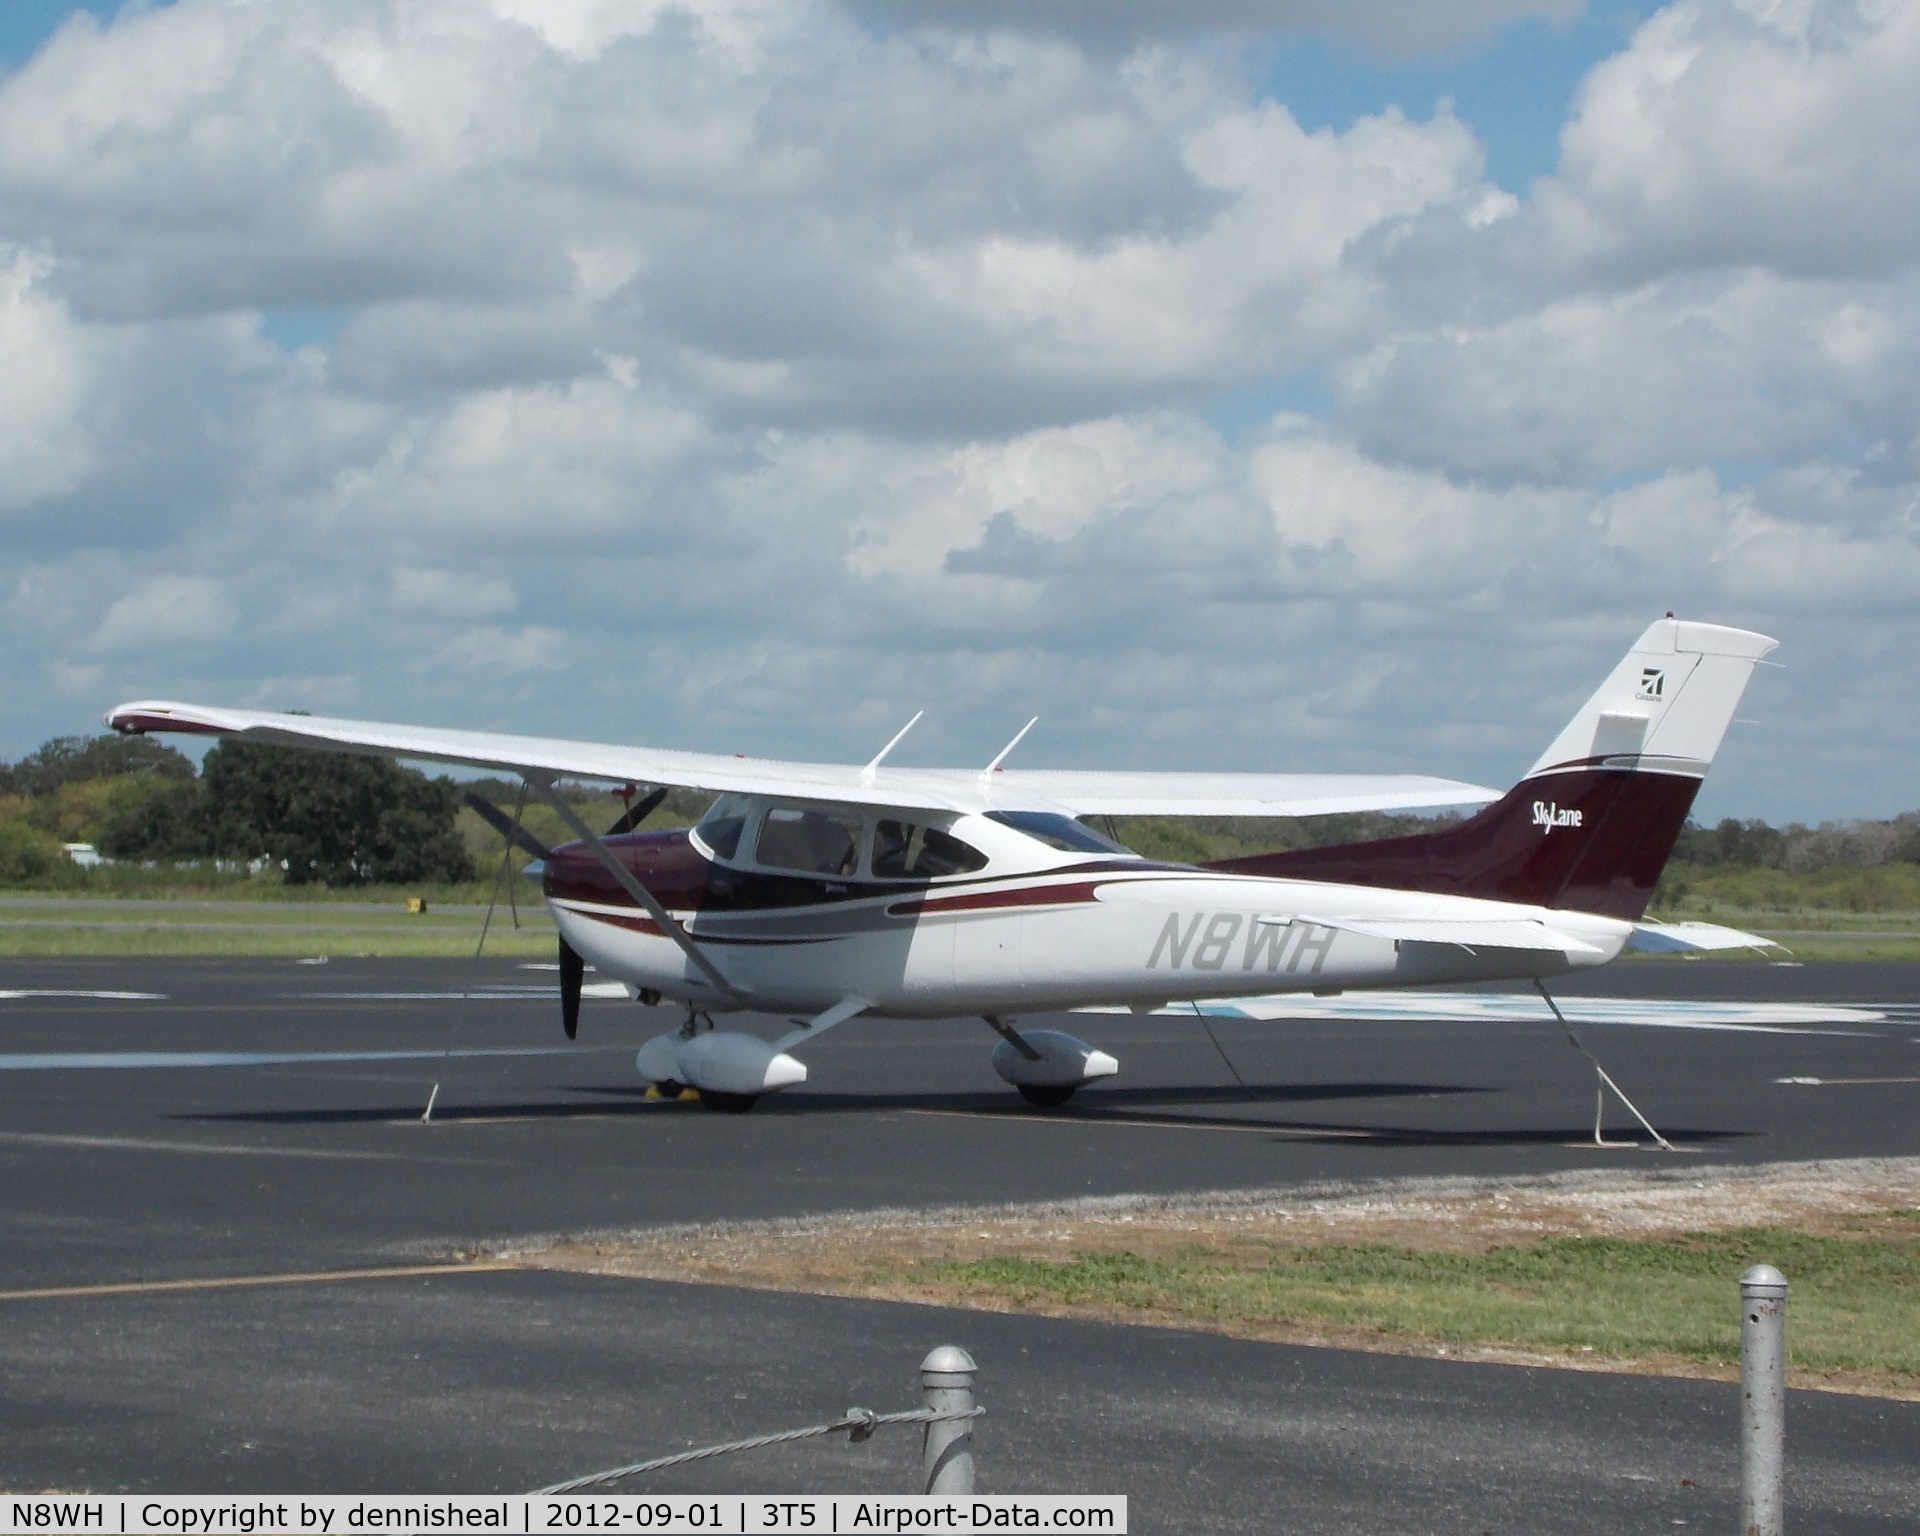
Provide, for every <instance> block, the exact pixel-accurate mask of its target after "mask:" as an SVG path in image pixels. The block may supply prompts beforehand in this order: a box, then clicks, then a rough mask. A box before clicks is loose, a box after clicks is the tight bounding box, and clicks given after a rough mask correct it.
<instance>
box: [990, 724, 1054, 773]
mask: <svg viewBox="0 0 1920 1536" xmlns="http://www.w3.org/2000/svg"><path fill="white" fill-rule="evenodd" d="M1039 723H1040V717H1039V716H1038V715H1035V716H1034V717H1033V718H1032V719H1031V720H1029V721H1028V722H1027V723H1026V724H1025V725H1023V726H1021V727H1020V729H1019V730H1018V731H1017V732H1016V733H1015V734H1014V738H1013V740H1012V741H1010V742H1008V743H1007V744H1006V745H1005V746H1004V747H1002V748H1001V749H1000V755H999V756H998V757H996V758H995V759H994V760H993V761H992V762H990V763H988V764H987V766H986V767H984V768H982V769H981V770H980V782H981V783H982V784H984V783H986V782H987V781H988V780H989V779H991V778H992V777H993V776H994V775H995V774H996V773H998V772H999V771H1000V765H1001V764H1002V763H1004V762H1005V761H1006V760H1007V759H1008V758H1009V757H1010V756H1012V754H1013V749H1014V748H1015V747H1017V746H1019V745H1020V743H1021V742H1023V741H1025V740H1026V737H1027V732H1028V731H1030V730H1032V729H1033V728H1034V727H1035V726H1036V725H1038V724H1039Z"/></svg>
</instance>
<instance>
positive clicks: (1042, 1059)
mask: <svg viewBox="0 0 1920 1536" xmlns="http://www.w3.org/2000/svg"><path fill="white" fill-rule="evenodd" d="M1020 1038H1021V1039H1022V1040H1025V1041H1026V1042H1027V1044H1028V1045H1030V1046H1032V1047H1033V1049H1034V1050H1035V1051H1037V1052H1039V1059H1038V1060H1035V1059H1034V1058H1033V1057H1030V1056H1027V1055H1025V1054H1024V1053H1022V1052H1021V1051H1019V1050H1018V1049H1016V1048H1015V1046H1014V1044H1013V1042H1012V1041H1011V1040H1002V1041H1001V1042H1000V1043H999V1044H998V1045H996V1046H995V1047H994V1048H993V1070H994V1071H996V1072H998V1073H999V1074H1000V1078H1001V1080H1002V1081H1003V1082H1007V1083H1011V1084H1012V1085H1013V1086H1014V1087H1016V1088H1018V1089H1019V1090H1020V1094H1021V1097H1023V1098H1025V1099H1027V1100H1029V1101H1030V1102H1032V1103H1035V1104H1064V1103H1066V1101H1067V1098H1068V1096H1069V1095H1071V1094H1072V1092H1073V1091H1074V1089H1076V1088H1081V1087H1084V1086H1085V1085H1086V1084H1088V1083H1091V1082H1094V1081H1096V1080H1097V1079H1099V1078H1103V1077H1112V1076H1113V1074H1114V1073H1116V1072H1118V1071H1119V1070H1120V1063H1119V1062H1117V1061H1115V1060H1114V1059H1113V1057H1111V1056H1109V1055H1108V1054H1107V1053H1106V1052H1105V1051H1096V1050H1095V1049H1094V1048H1093V1047H1092V1046H1090V1045H1088V1044H1087V1042H1086V1041H1084V1040H1077V1039H1075V1038H1074V1037H1073V1036H1072V1035H1069V1034H1063V1033H1062V1032H1061V1031H1059V1030H1057V1029H1023V1030H1022V1031H1020Z"/></svg>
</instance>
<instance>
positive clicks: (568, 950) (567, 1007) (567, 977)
mask: <svg viewBox="0 0 1920 1536" xmlns="http://www.w3.org/2000/svg"><path fill="white" fill-rule="evenodd" d="M586 973H587V962H586V961H584V960H582V959H581V958H580V956H579V953H578V952H577V951H576V950H575V949H574V947H573V946H572V945H571V944H569V943H568V942H567V941H566V940H565V939H562V940H561V941H560V1027H561V1028H562V1029H564V1030H565V1031H566V1032H567V1038H568V1039H569V1040H577V1039H579V1038H580V983H581V980H582V978H583V977H585V975H586Z"/></svg>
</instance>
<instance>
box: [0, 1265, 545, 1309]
mask: <svg viewBox="0 0 1920 1536" xmlns="http://www.w3.org/2000/svg"><path fill="white" fill-rule="evenodd" d="M518 1268H520V1266H519V1265H518V1264H507V1263H502V1262H498V1261H495V1260H492V1259H480V1260H476V1261H475V1262H473V1263H471V1264H395V1265H389V1266H387V1267H386V1268H384V1269H316V1270H305V1271H296V1272H294V1273H290V1274H279V1275H215V1276H210V1277H209V1278H207V1279H204V1280H127V1281H120V1282H116V1283H113V1284H109V1285H50V1286H44V1287H42V1288H40V1289H38V1290H31V1291H0V1301H60V1300H65V1299H74V1298H85V1297H89V1296H158V1295H164V1294H165V1293H167V1292H169V1291H237V1290H244V1289H247V1288H248V1287H251V1286H262V1285H326V1284H329V1283H330V1282H334V1281H340V1280H404V1279H407V1278H408V1277H410V1276H414V1275H472V1274H497V1273H499V1272H500V1271H502V1270H510V1269H518Z"/></svg>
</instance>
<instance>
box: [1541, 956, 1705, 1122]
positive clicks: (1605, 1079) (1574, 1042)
mask: <svg viewBox="0 0 1920 1536" xmlns="http://www.w3.org/2000/svg"><path fill="white" fill-rule="evenodd" d="M1533 989H1534V991H1536V992H1538V993H1539V994H1540V996H1541V998H1542V999H1543V1000H1544V1001H1545V1002H1546V1005H1547V1006H1548V1007H1549V1008H1551V1009H1552V1010H1553V1016H1554V1017H1555V1018H1556V1019H1558V1020H1559V1021H1560V1027H1561V1028H1562V1029H1564V1030H1565V1031H1566V1032H1567V1044H1568V1045H1570V1046H1572V1047H1573V1048H1574V1049H1575V1050H1576V1051H1578V1052H1579V1053H1580V1054H1581V1055H1582V1056H1584V1057H1586V1059H1587V1063H1588V1065H1590V1066H1591V1067H1592V1068H1593V1070H1594V1071H1595V1072H1596V1073H1597V1074H1599V1082H1597V1083H1595V1084H1594V1088H1593V1144H1594V1145H1595V1146H1596V1147H1630V1146H1632V1145H1633V1143H1632V1142H1630V1141H1605V1140H1603V1139H1602V1138H1601V1135H1600V1112H1601V1110H1602V1109H1603V1108H1604V1107H1605V1105H1606V1098H1605V1089H1603V1088H1602V1087H1601V1086H1600V1084H1601V1083H1604V1084H1605V1085H1606V1087H1607V1088H1611V1089H1612V1090H1613V1095H1614V1097H1615V1098H1617V1099H1618V1100H1619V1101H1620V1102H1621V1103H1622V1104H1624V1105H1626V1106H1627V1108H1628V1109H1629V1110H1630V1111H1631V1112H1632V1114H1633V1118H1634V1119H1636V1120H1638V1121H1639V1122H1640V1123H1641V1124H1642V1125H1644V1126H1645V1127H1646V1128H1647V1134H1648V1135H1649V1136H1651V1137H1652V1138H1653V1139H1654V1140H1655V1141H1657V1142H1659V1143H1660V1145H1661V1146H1663V1147H1665V1148H1666V1149H1667V1150H1668V1151H1669V1152H1678V1151H1679V1150H1680V1149H1679V1148H1678V1147H1676V1146H1675V1145H1674V1144H1673V1143H1672V1142H1670V1141H1668V1140H1667V1138H1666V1137H1664V1136H1662V1135H1661V1134H1660V1133H1659V1132H1658V1131H1656V1130H1655V1129H1654V1128H1653V1122H1652V1121H1651V1120H1649V1119H1648V1118H1647V1117H1646V1116H1645V1115H1643V1114H1641V1113H1640V1111H1639V1109H1638V1108H1637V1107H1636V1106H1635V1104H1634V1102H1633V1100H1632V1099H1630V1098H1628V1097H1627V1096H1626V1094H1624V1093H1622V1092H1621V1091H1620V1085H1619V1084H1618V1083H1616V1082H1615V1081H1614V1080H1613V1079H1612V1078H1611V1077H1609V1076H1607V1069H1606V1068H1605V1067H1603V1066H1601V1065H1600V1063H1599V1061H1598V1059H1597V1058H1596V1057H1595V1056H1594V1054H1593V1052H1592V1051H1590V1050H1588V1049H1587V1048H1586V1047H1585V1046H1584V1045H1582V1044H1581V1043H1580V1037H1579V1036H1578V1035H1576V1034H1575V1033H1574V1032H1573V1026H1572V1025H1571V1024H1569V1023H1568V1022H1567V1016H1566V1015H1565V1014H1564V1013H1562V1012H1561V1011H1560V1005H1559V1004H1558V1003H1556V1002H1555V1001H1554V1000H1553V995H1552V994H1551V993H1549V992H1548V991H1547V984H1546V983H1545V982H1543V981H1542V980H1541V979H1540V978H1539V977H1538V976H1536V977H1534V978H1533Z"/></svg>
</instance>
